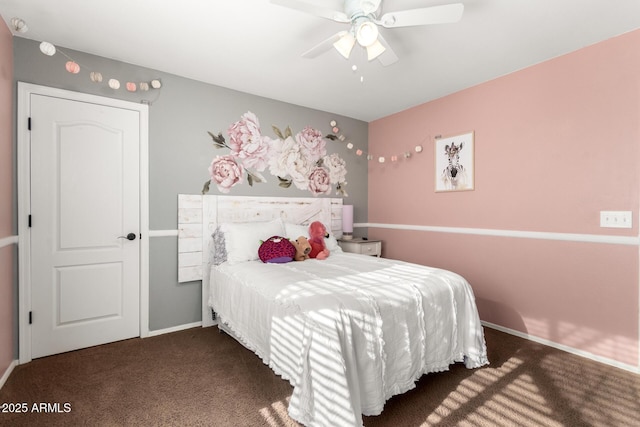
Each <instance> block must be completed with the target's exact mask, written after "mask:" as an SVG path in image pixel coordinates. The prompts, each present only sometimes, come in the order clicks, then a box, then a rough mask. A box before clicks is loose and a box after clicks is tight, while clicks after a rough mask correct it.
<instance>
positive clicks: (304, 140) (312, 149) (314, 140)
mask: <svg viewBox="0 0 640 427" xmlns="http://www.w3.org/2000/svg"><path fill="white" fill-rule="evenodd" d="M296 141H297V142H298V144H300V146H301V147H302V151H304V152H305V153H306V156H307V159H308V160H309V162H310V163H315V162H317V161H318V160H320V159H321V158H322V157H323V156H325V155H326V154H327V148H326V145H327V142H326V141H325V140H324V137H323V136H322V133H320V131H318V130H316V129H314V128H312V127H310V126H307V127H305V128H304V129H302V131H301V132H298V134H297V135H296Z"/></svg>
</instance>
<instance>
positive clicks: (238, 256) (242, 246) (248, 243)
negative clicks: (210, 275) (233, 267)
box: [220, 219, 284, 264]
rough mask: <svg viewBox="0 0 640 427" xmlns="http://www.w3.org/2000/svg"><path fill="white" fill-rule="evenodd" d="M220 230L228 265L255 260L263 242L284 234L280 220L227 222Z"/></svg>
mask: <svg viewBox="0 0 640 427" xmlns="http://www.w3.org/2000/svg"><path fill="white" fill-rule="evenodd" d="M220 229H221V231H223V232H224V239H225V246H226V249H227V262H228V263H229V264H237V263H239V262H245V261H253V260H257V259H258V249H259V248H260V245H261V244H262V242H263V241H265V240H267V239H268V238H269V237H271V236H282V235H283V234H284V227H283V226H282V221H281V220H280V219H276V220H273V221H268V222H242V223H230V222H227V223H224V224H222V226H221V228H220Z"/></svg>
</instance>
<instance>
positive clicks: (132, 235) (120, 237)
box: [118, 233, 136, 240]
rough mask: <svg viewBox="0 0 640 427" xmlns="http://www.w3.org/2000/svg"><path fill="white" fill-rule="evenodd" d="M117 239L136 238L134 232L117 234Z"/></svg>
mask: <svg viewBox="0 0 640 427" xmlns="http://www.w3.org/2000/svg"><path fill="white" fill-rule="evenodd" d="M118 239H127V240H136V233H129V234H127V235H126V236H118Z"/></svg>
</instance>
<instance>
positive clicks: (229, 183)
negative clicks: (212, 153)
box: [209, 154, 244, 193]
mask: <svg viewBox="0 0 640 427" xmlns="http://www.w3.org/2000/svg"><path fill="white" fill-rule="evenodd" d="M243 174H244V168H243V167H242V165H239V164H238V163H236V161H235V159H234V158H233V156H231V155H230V154H227V155H226V156H216V157H215V158H214V159H213V161H212V162H211V166H209V175H210V176H211V182H212V183H215V184H216V185H217V186H218V190H219V191H220V192H221V193H228V192H229V190H230V189H231V187H233V186H234V185H236V184H242V175H243Z"/></svg>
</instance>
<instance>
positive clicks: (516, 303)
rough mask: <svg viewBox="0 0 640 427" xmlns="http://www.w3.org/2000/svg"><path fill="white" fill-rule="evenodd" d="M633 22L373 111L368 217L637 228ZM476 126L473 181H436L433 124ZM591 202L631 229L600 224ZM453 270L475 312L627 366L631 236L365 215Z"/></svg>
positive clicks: (632, 318) (406, 247)
mask: <svg viewBox="0 0 640 427" xmlns="http://www.w3.org/2000/svg"><path fill="white" fill-rule="evenodd" d="M639 49H640V31H635V32H632V33H628V34H625V35H623V36H620V37H616V38H614V39H610V40H607V41H605V42H602V43H599V44H597V45H594V46H590V47H587V48H585V49H582V50H579V51H577V52H573V53H571V54H568V55H564V56H562V57H558V58H555V59H553V60H550V61H547V62H544V63H542V64H538V65H536V66H533V67H530V68H527V69H524V70H521V71H518V72H516V73H513V74H509V75H507V76H504V77H501V78H498V79H496V80H493V81H490V82H487V83H484V84H481V85H478V86H475V87H472V88H469V89H467V90H464V91H461V92H458V93H456V94H453V95H450V96H447V97H444V98H441V99H438V100H435V101H433V102H429V103H426V104H423V105H420V106H417V107H414V108H412V109H409V110H406V111H403V112H401V113H398V114H395V115H392V116H389V117H386V118H383V119H380V120H377V121H374V122H372V123H370V126H369V151H370V152H371V153H372V154H374V156H375V157H377V156H387V158H388V157H389V156H390V155H392V154H398V153H402V152H403V151H406V150H412V149H413V147H414V146H415V145H417V144H422V145H423V146H424V152H423V153H420V154H414V155H413V156H412V158H411V159H409V160H400V161H398V162H396V163H391V162H388V161H387V162H385V163H384V164H379V163H377V162H372V163H371V164H370V166H369V212H368V214H369V222H371V223H382V224H406V225H422V226H441V227H465V228H478V229H498V230H516V231H540V232H556V233H578V234H594V235H609V236H611V235H613V236H630V237H637V236H638V222H639V219H640V218H639V216H638V214H639V211H638V207H639V197H638V195H639V192H640V185H639V184H640V181H639V179H640V150H639V148H640V144H639V140H640V125H639V123H640V121H639V119H640V84H639V83H640V56H639V55H638V53H637V52H638V50H639ZM467 131H474V132H475V170H476V173H475V190H474V191H465V192H455V193H435V192H434V186H435V182H434V179H435V178H434V175H435V173H434V144H433V140H434V138H435V137H436V136H437V135H442V136H450V135H455V134H459V133H465V132H467ZM601 210H629V211H632V212H633V222H634V224H633V228H632V229H609V228H600V227H599V212H600V211H601ZM369 236H370V237H371V238H381V239H383V240H384V255H385V256H388V257H393V258H400V259H406V260H410V261H413V262H417V263H421V264H428V265H434V266H439V267H444V268H448V269H451V270H454V271H457V272H460V273H461V274H463V275H464V276H465V277H466V278H467V279H468V280H469V282H470V283H471V285H472V286H473V288H474V291H475V293H476V298H477V302H478V307H479V310H480V315H481V317H482V319H483V320H486V321H489V322H492V323H495V324H498V325H500V326H504V327H507V328H511V329H514V330H517V331H521V332H524V333H528V334H531V335H533V336H536V337H540V338H543V339H547V340H551V341H553V342H555V343H558V344H561V345H566V346H569V347H571V348H574V349H576V350H579V351H585V352H589V353H592V354H594V355H596V356H601V357H605V358H609V359H612V360H614V361H617V362H621V363H624V364H628V365H631V366H634V367H637V366H638V364H639V362H638V357H639V354H638V346H639V343H638V334H639V331H638V327H639V319H638V310H639V294H638V285H639V277H638V269H639V265H638V255H639V254H638V246H637V245H633V244H632V245H620V244H609V243H581V242H563V241H554V240H545V239H543V240H536V239H525V238H515V237H488V236H478V235H470V234H450V233H439V232H425V231H399V230H390V229H385V228H371V229H370V230H369Z"/></svg>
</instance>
